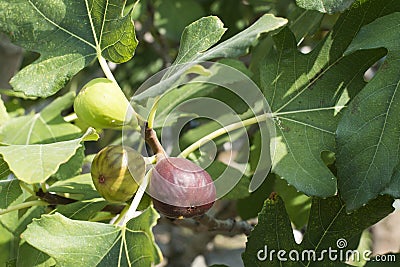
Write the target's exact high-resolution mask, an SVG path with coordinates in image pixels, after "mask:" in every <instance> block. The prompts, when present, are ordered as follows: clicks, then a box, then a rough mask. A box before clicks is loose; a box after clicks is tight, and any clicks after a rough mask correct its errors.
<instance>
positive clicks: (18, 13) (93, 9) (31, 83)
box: [0, 0, 137, 97]
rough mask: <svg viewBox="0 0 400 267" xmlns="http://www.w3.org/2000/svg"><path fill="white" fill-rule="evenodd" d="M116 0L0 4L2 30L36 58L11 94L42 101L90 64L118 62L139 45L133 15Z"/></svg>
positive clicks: (14, 83)
mask: <svg viewBox="0 0 400 267" xmlns="http://www.w3.org/2000/svg"><path fill="white" fill-rule="evenodd" d="M123 8H124V2H121V1H117V0H85V1H75V0H56V1H50V2H49V1H45V0H35V1H33V0H32V1H25V0H12V1H9V0H1V1H0V31H2V32H5V33H6V34H8V35H9V36H10V37H11V38H12V40H13V42H14V43H15V44H17V45H20V46H22V47H23V48H25V49H27V50H31V51H35V52H38V53H40V58H39V59H38V60H37V61H35V62H34V63H33V64H31V65H29V66H27V67H25V68H24V69H23V70H21V71H20V72H19V73H18V74H17V75H16V76H15V77H14V78H13V79H12V80H11V84H12V86H13V87H14V89H15V90H17V91H21V92H24V93H25V94H26V95H31V96H41V97H46V96H49V95H52V94H54V93H55V92H57V91H58V90H59V89H61V88H62V87H63V86H64V85H65V84H66V83H67V82H68V81H69V79H70V78H71V77H72V76H74V75H75V74H76V73H77V72H78V71H80V70H81V69H83V68H84V67H85V66H87V65H88V64H89V63H90V62H91V61H93V59H94V58H95V57H96V56H98V55H102V56H103V57H104V58H106V59H108V60H110V61H113V62H116V63H121V62H125V61H127V60H129V59H130V58H131V57H132V55H133V53H134V51H135V48H136V46H137V40H136V37H135V29H134V26H133V22H132V20H131V12H129V13H128V15H126V16H122V12H123Z"/></svg>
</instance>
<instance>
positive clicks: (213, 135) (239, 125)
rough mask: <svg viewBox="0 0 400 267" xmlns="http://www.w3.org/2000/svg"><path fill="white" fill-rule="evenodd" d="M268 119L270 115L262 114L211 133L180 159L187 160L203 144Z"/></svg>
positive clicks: (181, 154)
mask: <svg viewBox="0 0 400 267" xmlns="http://www.w3.org/2000/svg"><path fill="white" fill-rule="evenodd" d="M268 117H269V116H268V114H261V115H258V116H255V117H252V118H250V119H247V120H243V121H239V122H235V123H232V124H229V125H227V126H225V127H223V128H220V129H218V130H216V131H214V132H212V133H209V134H207V135H206V136H204V137H202V138H200V139H199V140H197V141H196V142H194V143H193V144H191V145H190V146H188V147H187V148H186V149H185V150H183V151H182V152H181V153H180V154H179V156H178V158H187V157H188V156H189V154H190V153H192V152H194V151H196V150H197V149H199V148H200V147H201V146H202V145H203V144H205V143H208V142H209V141H211V140H213V139H215V138H217V137H219V136H221V135H223V134H226V133H229V132H231V131H234V130H237V129H240V128H242V127H246V126H249V125H252V124H256V123H259V122H262V121H266V120H267V118H268Z"/></svg>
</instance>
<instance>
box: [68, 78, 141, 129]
mask: <svg viewBox="0 0 400 267" xmlns="http://www.w3.org/2000/svg"><path fill="white" fill-rule="evenodd" d="M74 110H75V113H76V115H77V116H78V118H79V119H80V120H82V121H83V122H84V123H86V124H88V125H90V126H92V127H94V128H97V129H103V128H107V129H121V128H122V126H124V125H129V126H132V127H135V128H136V127H137V126H138V122H137V118H136V113H135V112H134V110H133V108H132V107H131V105H130V104H129V101H128V99H126V97H125V95H124V93H123V92H122V91H121V89H120V88H119V86H118V85H117V84H116V83H115V82H113V81H111V80H109V79H106V78H96V79H93V80H92V81H90V82H88V83H87V84H86V85H85V86H83V88H82V90H81V91H80V92H79V94H78V95H77V96H76V98H75V101H74Z"/></svg>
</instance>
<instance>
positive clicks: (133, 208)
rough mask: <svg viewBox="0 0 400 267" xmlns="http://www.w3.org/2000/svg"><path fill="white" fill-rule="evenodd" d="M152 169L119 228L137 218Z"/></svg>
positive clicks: (141, 184)
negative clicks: (137, 211)
mask: <svg viewBox="0 0 400 267" xmlns="http://www.w3.org/2000/svg"><path fill="white" fill-rule="evenodd" d="M151 172H152V169H150V170H149V171H148V172H147V173H146V175H145V176H144V178H143V181H142V182H141V183H140V186H139V189H138V190H137V191H136V194H135V196H134V197H133V200H132V202H131V204H130V205H129V208H128V211H127V212H126V214H125V216H124V219H123V220H121V221H120V222H119V224H118V225H119V226H123V225H126V223H127V222H129V220H130V219H132V218H134V217H136V216H137V215H136V210H137V208H138V207H139V203H140V201H141V200H142V198H143V195H144V192H145V191H146V187H147V184H148V183H149V180H150V176H151Z"/></svg>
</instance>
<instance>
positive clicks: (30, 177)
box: [0, 128, 96, 184]
mask: <svg viewBox="0 0 400 267" xmlns="http://www.w3.org/2000/svg"><path fill="white" fill-rule="evenodd" d="M92 134H94V129H92V128H89V129H88V131H87V132H86V133H85V134H84V135H83V136H82V137H80V138H77V139H73V140H69V141H63V142H57V143H51V144H44V145H43V144H34V145H9V146H2V147H0V154H1V155H3V158H4V161H6V162H7V164H8V166H9V168H10V170H11V171H12V172H13V173H14V174H15V176H16V177H17V178H18V179H19V180H22V181H24V182H26V183H29V184H32V183H41V182H44V181H46V180H47V179H48V178H49V177H50V176H51V175H52V174H54V173H56V171H57V170H58V168H59V167H60V165H61V164H63V163H65V162H67V161H68V160H69V159H70V158H71V157H72V156H73V155H75V153H76V150H77V149H78V148H79V147H80V146H81V144H80V143H81V142H82V141H83V140H84V139H85V138H88V136H90V135H92ZM95 138H96V137H95ZM32 166H34V168H33V167H32Z"/></svg>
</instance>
